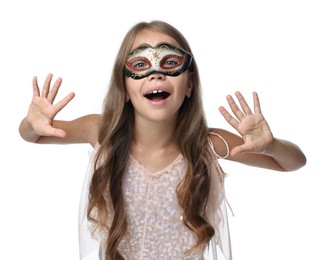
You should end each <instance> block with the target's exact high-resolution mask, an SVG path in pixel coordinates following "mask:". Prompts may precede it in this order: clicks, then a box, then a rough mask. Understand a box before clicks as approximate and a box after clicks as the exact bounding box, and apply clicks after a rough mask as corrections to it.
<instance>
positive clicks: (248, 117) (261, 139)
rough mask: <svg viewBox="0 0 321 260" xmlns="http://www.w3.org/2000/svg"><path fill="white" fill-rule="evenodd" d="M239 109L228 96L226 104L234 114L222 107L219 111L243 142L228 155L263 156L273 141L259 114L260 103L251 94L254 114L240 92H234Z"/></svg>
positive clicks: (265, 123) (264, 121) (255, 94)
mask: <svg viewBox="0 0 321 260" xmlns="http://www.w3.org/2000/svg"><path fill="white" fill-rule="evenodd" d="M235 96H236V97H237V99H238V101H239V103H240V105H241V108H242V109H240V108H239V106H238V105H237V104H236V103H235V101H234V99H233V97H232V96H231V95H228V96H227V97H226V99H227V102H228V104H229V106H230V108H231V110H232V112H233V113H234V115H235V117H234V116H232V115H231V114H230V113H229V112H228V111H227V110H226V109H225V108H224V107H222V106H221V107H220V108H219V110H220V112H221V114H222V115H223V117H224V118H225V120H226V121H227V122H228V123H229V124H230V125H231V126H232V127H233V128H234V129H236V130H237V131H238V132H239V133H240V135H241V136H242V138H243V140H244V144H242V145H239V146H236V147H234V148H233V149H232V150H231V152H230V154H231V155H232V156H233V155H236V154H238V153H244V152H247V153H261V154H263V153H264V152H265V151H266V150H267V149H268V147H269V145H270V144H271V143H272V141H273V135H272V132H271V130H270V127H269V125H268V123H267V122H266V120H265V119H264V117H263V115H262V113H261V107H260V101H259V97H258V95H257V93H256V92H253V102H254V113H253V112H252V110H251V109H250V107H249V105H248V104H247V102H246V100H245V99H244V97H243V96H242V94H241V93H240V92H238V91H237V92H236V93H235Z"/></svg>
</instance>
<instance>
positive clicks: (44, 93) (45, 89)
mask: <svg viewBox="0 0 321 260" xmlns="http://www.w3.org/2000/svg"><path fill="white" fill-rule="evenodd" d="M52 77H53V75H52V74H51V73H49V74H48V76H47V78H46V80H45V83H44V85H43V88H42V90H41V96H42V97H45V98H46V97H47V95H48V92H49V89H50V83H51V80H52Z"/></svg>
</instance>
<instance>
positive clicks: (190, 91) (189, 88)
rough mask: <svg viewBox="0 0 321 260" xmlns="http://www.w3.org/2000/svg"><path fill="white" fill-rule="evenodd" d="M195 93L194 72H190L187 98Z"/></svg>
mask: <svg viewBox="0 0 321 260" xmlns="http://www.w3.org/2000/svg"><path fill="white" fill-rule="evenodd" d="M192 92H193V72H190V73H189V75H188V87H187V89H186V97H188V98H189V97H191V95H192Z"/></svg>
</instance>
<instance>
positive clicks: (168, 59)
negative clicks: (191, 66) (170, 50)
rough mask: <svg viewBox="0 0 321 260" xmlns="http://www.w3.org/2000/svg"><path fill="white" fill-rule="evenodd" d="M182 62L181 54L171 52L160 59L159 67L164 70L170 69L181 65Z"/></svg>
mask: <svg viewBox="0 0 321 260" xmlns="http://www.w3.org/2000/svg"><path fill="white" fill-rule="evenodd" d="M182 63H183V56H178V55H174V54H171V55H167V56H165V57H164V58H163V59H162V60H161V62H160V67H161V68H162V69H164V70H172V69H175V68H177V67H179V66H181V65H182Z"/></svg>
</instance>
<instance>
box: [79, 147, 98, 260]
mask: <svg viewBox="0 0 321 260" xmlns="http://www.w3.org/2000/svg"><path fill="white" fill-rule="evenodd" d="M98 148H99V145H98V144H96V145H95V147H94V150H93V151H91V152H90V153H89V158H90V160H89V164H88V167H87V172H86V176H85V179H84V183H83V188H82V192H81V197H80V203H79V215H78V235H79V256H80V260H99V247H100V241H98V240H97V239H95V238H94V237H93V236H92V234H91V232H90V226H89V224H90V223H89V222H88V220H87V206H88V195H89V186H90V182H91V178H92V175H93V171H94V162H95V155H96V153H97V150H98Z"/></svg>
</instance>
